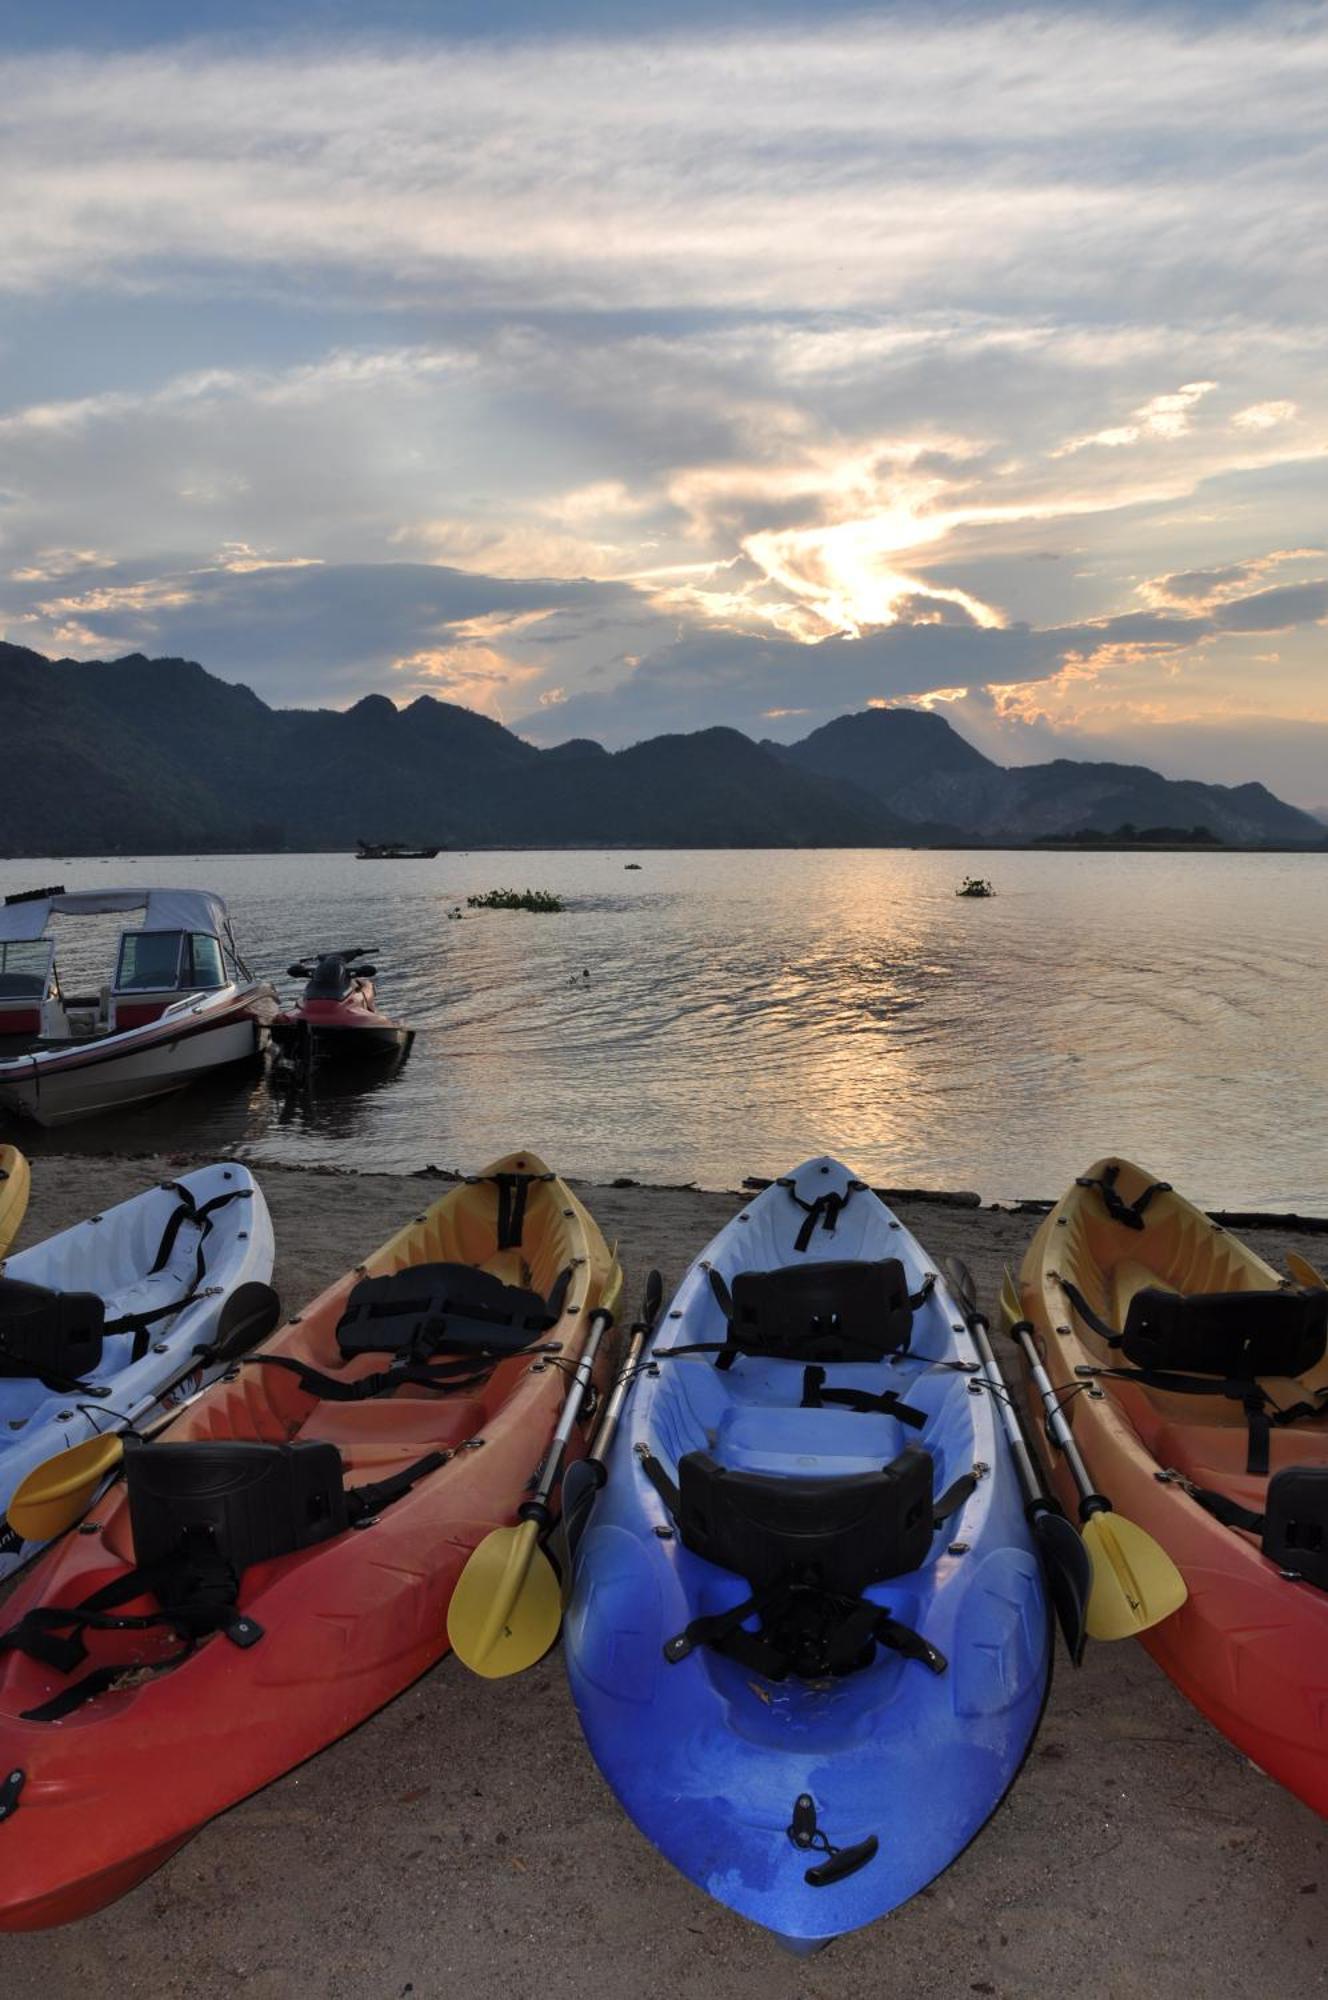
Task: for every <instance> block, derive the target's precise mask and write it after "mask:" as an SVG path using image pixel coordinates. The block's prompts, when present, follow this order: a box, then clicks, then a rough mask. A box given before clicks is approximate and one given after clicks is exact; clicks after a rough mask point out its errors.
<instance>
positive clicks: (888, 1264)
mask: <svg viewBox="0 0 1328 2000" xmlns="http://www.w3.org/2000/svg"><path fill="white" fill-rule="evenodd" d="M712 1282H713V1280H712ZM718 1289H719V1288H718V1287H716V1290H717V1291H718ZM721 1304H724V1305H725V1311H726V1317H727V1320H728V1338H727V1341H726V1343H725V1348H724V1350H722V1351H721V1354H720V1366H721V1367H723V1366H726V1365H728V1364H729V1363H731V1362H732V1360H733V1359H734V1357H735V1356H736V1355H739V1354H756V1355H766V1356H769V1357H771V1358H773V1359H777V1360H783V1361H801V1362H817V1361H820V1362H831V1361H879V1360H880V1359H881V1358H882V1356H883V1355H886V1354H899V1353H902V1352H903V1350H904V1349H905V1348H906V1347H907V1346H908V1343H909V1336H910V1334H911V1333H912V1330H913V1308H912V1306H911V1304H910V1303H909V1290H908V1278H907V1276H906V1274H905V1271H904V1267H903V1265H902V1264H901V1263H900V1262H899V1259H898V1258H897V1257H886V1258H883V1259H881V1260H880V1261H879V1262H876V1263H866V1262H862V1261H854V1262H843V1263H839V1262H834V1263H832V1262H813V1263H803V1264H790V1265H785V1266H783V1267H782V1268H781V1269H779V1270H774V1271H739V1272H737V1273H736V1274H735V1276H734V1279H733V1290H732V1297H731V1302H725V1301H724V1299H723V1297H722V1295H721Z"/></svg>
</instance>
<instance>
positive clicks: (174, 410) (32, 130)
mask: <svg viewBox="0 0 1328 2000" xmlns="http://www.w3.org/2000/svg"><path fill="white" fill-rule="evenodd" d="M114 15H115V10H113V9H110V10H106V9H100V10H94V9H92V8H91V6H90V5H89V8H88V12H87V35H86V36H85V37H84V38H82V40H80V38H79V37H78V36H77V35H73V36H69V35H63V36H62V35H61V34H59V33H57V32H56V31H55V30H54V29H53V28H49V29H47V28H43V19H44V17H43V14H42V10H32V13H31V19H30V20H28V21H27V23H26V26H25V30H24V32H25V33H26V34H28V36H29V38H30V39H31V38H35V39H38V40H41V39H42V38H43V36H44V37H45V45H44V46H43V47H41V48H39V49H34V50H32V52H30V53H27V54H23V53H13V54H11V55H10V56H9V58H8V59H7V60H6V61H5V62H3V63H0V89H3V91H4V101H5V104H6V125H5V132H4V135H3V136H0V172H3V174H4V177H5V184H6V188H7V199H6V201H5V203H4V204H3V205H0V289H3V290H4V292H5V294H6V299H7V309H6V324H5V334H4V345H3V348H2V349H0V630H2V631H3V632H4V634H5V636H7V637H9V638H11V639H14V640H17V641H20V642H21V643H23V644H25V645H30V646H34V647H37V648H39V649H41V650H48V651H53V652H74V653H77V654H80V655H82V656H87V657H92V656H101V655H113V654H115V653H117V652H124V651H129V650H132V649H142V650H146V651H159V652H163V653H171V654H185V655H189V656H193V657H197V658H200V659H201V660H202V661H203V663H204V664H205V665H206V666H208V667H209V668H210V669H212V670H213V671H216V672H219V673H221V674H224V675H226V676H227V677H230V678H234V679H240V680H245V681H246V682H249V683H250V684H252V685H253V686H254V687H255V688H256V689H257V690H258V691H259V692H260V693H262V694H263V695H264V697H265V698H268V699H272V700H277V701H283V702H298V703H307V704H318V703H334V704H344V703H346V702H349V701H351V700H353V699H355V698H356V697H357V696H359V695H361V694H363V693H365V692H366V691H368V690H370V689H377V690H379V691H383V692H387V693H389V694H391V695H392V696H393V697H394V698H395V699H399V700H400V699H408V698H410V697H411V696H412V694H414V693H418V692H420V691H422V690H427V691H429V692H432V693H435V694H438V695H441V696H444V697H446V698H448V699H453V700H461V701H465V702H467V703H469V704H471V705H474V706H478V707H482V708H483V709H484V710H485V711H486V712H487V713H490V714H493V715H500V716H502V717H503V719H505V720H507V721H509V722H511V721H520V722H521V723H522V725H523V726H524V727H526V728H527V729H528V730H529V732H530V733H531V734H532V735H533V736H537V737H538V738H539V740H541V741H554V740H557V738H558V737H560V736H563V735H567V734H570V733H572V732H573V731H574V730H575V731H578V732H582V731H585V732H590V733H593V734H597V735H602V736H603V737H604V738H605V739H606V740H609V741H612V742H622V741H627V740H631V739H632V738H633V737H637V736H641V735H644V734H647V733H649V732H650V731H652V730H654V729H661V728H679V727H692V726H698V725H700V724H703V723H707V722H712V721H730V722H736V723H739V724H740V725H741V726H744V727H751V728H754V729H756V730H757V731H758V733H759V732H761V731H764V732H766V733H770V732H775V733H785V734H788V733H799V732H801V731H802V730H803V729H804V728H805V727H806V726H808V724H809V720H810V721H811V722H813V723H814V722H815V721H816V720H821V719H824V718H825V716H826V715H828V714H831V713H834V712H835V711H836V709H840V708H843V707H847V706H853V705H857V704H860V703H862V702H866V701H871V700H897V699H908V700H914V701H920V702H923V703H935V704H943V705H945V707H946V712H947V714H950V715H951V716H952V718H953V719H955V720H956V721H957V722H959V723H960V726H967V725H968V723H969V722H970V721H971V724H972V726H973V728H974V729H975V730H981V731H986V732H987V737H988V738H989V739H990V740H993V741H994V740H996V737H997V736H998V735H999V734H1000V732H1002V731H1005V732H1008V734H1009V736H1010V741H1011V743H1012V744H1014V745H1018V744H1021V743H1022V744H1024V745H1028V744H1030V743H1032V742H1033V741H1034V740H1035V739H1036V741H1037V742H1039V743H1041V744H1042V746H1043V750H1044V752H1045V750H1046V746H1047V744H1048V743H1050V742H1052V741H1061V742H1064V741H1066V740H1075V738H1076V732H1077V734H1078V735H1079V736H1082V737H1084V738H1085V739H1087V738H1089V737H1093V738H1094V740H1096V738H1098V737H1105V735H1106V734H1107V733H1108V732H1110V733H1111V740H1112V742H1113V743H1126V744H1133V746H1134V754H1136V755H1137V756H1138V757H1140V758H1143V759H1147V757H1148V755H1149V752H1148V749H1147V745H1148V740H1149V731H1150V730H1156V731H1158V732H1165V731H1169V730H1171V729H1173V727H1176V726H1178V724H1177V717H1178V716H1179V715H1180V713H1181V709H1180V707H1179V706H1178V704H1179V703H1181V702H1182V699H1183V702H1184V704H1186V706H1185V709H1184V713H1185V714H1187V715H1189V716H1191V717H1193V718H1200V717H1203V716H1207V717H1208V719H1209V724H1210V725H1211V729H1213V730H1220V729H1222V728H1224V727H1226V728H1230V729H1232V730H1233V731H1234V730H1235V729H1236V728H1237V727H1238V726H1239V727H1244V726H1245V718H1247V717H1248V716H1249V714H1250V713H1251V712H1252V708H1251V703H1252V702H1253V701H1254V700H1255V696H1254V694H1252V693H1251V690H1255V689H1257V691H1258V692H1257V700H1258V701H1259V702H1262V703H1263V704H1265V712H1267V713H1268V714H1276V715H1284V714H1285V715H1290V714H1294V713H1295V712H1296V711H1297V708H1299V709H1300V710H1301V711H1302V712H1305V713H1309V712H1311V711H1312V709H1313V705H1314V702H1315V701H1316V700H1317V699H1318V695H1317V690H1318V689H1319V687H1321V685H1322V681H1323V644H1324V635H1323V630H1322V620H1323V618H1324V617H1325V615H1328V613H1326V612H1325V608H1324V596H1323V591H1324V583H1323V578H1324V574H1325V567H1326V565H1325V559H1324V557H1323V555H1322V552H1321V551H1319V550H1317V549H1316V548H1315V547H1313V546H1311V544H1312V543H1313V542H1314V541H1315V538H1316V536H1318V535H1320V534H1321V532H1322V528H1321V524H1322V522H1323V521H1324V520H1325V519H1328V392H1326V391H1325V388H1324V383H1323V373H1322V357H1321V320H1322V300H1323V297H1324V295H1325V291H1326V290H1328V269H1326V268H1325V266H1326V264H1328V227H1326V226H1325V223H1326V221H1328V218H1326V217H1325V188H1328V154H1326V153H1325V140H1324V129H1323V115H1322V114H1323V104H1324V102H1325V101H1326V100H1328V17H1325V16H1324V14H1323V13H1322V10H1320V9H1314V8H1310V9H1307V10H1300V9H1292V8H1289V7H1286V6H1282V5H1279V4H1277V0H1274V4H1272V5H1270V6H1268V7H1263V8H1260V9H1258V10H1249V11H1245V10H1222V11H1219V12H1215V13H1211V14H1210V15H1209V16H1207V17H1205V19H1204V20H1203V22H1202V24H1197V23H1196V22H1195V21H1194V20H1191V19H1190V18H1188V17H1187V16H1184V15H1182V14H1181V13H1180V12H1177V11H1175V10H1170V9H1168V10H1160V9H1155V10H1152V11H1147V10H1142V11H1141V10H1136V11H1134V12H1132V13H1131V14H1130V15H1129V16H1128V18H1127V17H1125V16H1123V15H1122V16H1119V17H1117V16H1115V15H1113V14H1111V13H1106V14H1104V13H1102V12H1101V11H1100V10H1089V9H1070V8H1068V7H1046V6H1044V7H1040V8H1035V9H1034V10H1033V11H1031V12H1030V11H1028V10H1019V11H1015V10H1005V9H1002V8H1001V7H999V6H994V7H990V8H987V7H983V8H980V9H971V10H968V12H967V13H966V14H965V15H964V17H963V23H962V31H960V29H959V28H958V27H957V26H956V22H955V20H954V19H953V18H951V17H949V16H943V15H939V14H928V13H927V11H926V10H920V9H913V10H905V9H892V10H876V11H875V12H870V11H865V10H859V9H854V10H852V11H844V12H839V11H836V10H835V9H834V8H833V7H832V8H831V9H830V10H828V11H827V10H825V9H820V10H817V11H816V12H815V13H813V12H812V10H810V9H809V8H804V7H799V6H797V5H794V4H791V0H772V5H771V6H770V7H769V8H768V9H766V10H765V12H764V13H763V15H762V19H761V23H760V26H759V29H758V28H757V27H755V26H753V25H752V23H751V22H750V21H745V20H739V19H737V18H736V17H733V18H730V16H729V15H728V13H727V12H726V11H725V9H724V8H723V7H719V8H708V9H704V10H695V9H694V10H693V12H692V13H690V14H687V15H686V16H685V18H684V16H682V15H677V14H671V13H669V12H668V11H667V10H666V11H665V12H664V13H663V14H660V15H659V16H658V17H657V18H655V19H654V20H653V22H652V25H651V27H650V28H649V30H645V29H642V28H640V27H638V26H637V25H636V24H635V22H634V21H633V19H632V18H631V16H630V10H629V11H628V14H627V15H626V16H622V17H613V19H612V21H611V22H610V18H609V16H608V15H607V13H605V12H598V13H596V14H594V15H593V17H592V15H591V14H590V13H588V12H587V13H583V14H582V15H580V16H575V17H574V16H571V15H569V16H568V17H567V18H566V19H564V18H563V15H562V13H561V12H560V13H559V15H558V17H557V18H556V19H555V18H553V17H548V16H546V15H545V14H544V13H543V12H542V11H541V12H540V13H539V16H538V18H536V15H535V12H534V10H533V9H532V8H530V7H527V8H526V9H525V11H524V12H521V13H513V12H512V11H511V9H510V8H505V7H504V6H503V4H502V0H497V4H496V5H495V7H494V9H493V10H492V12H491V15H490V14H486V15H485V16H484V18H483V19H482V20H481V19H480V18H479V16H478V14H477V16H476V19H475V22H474V24H473V25H472V27H471V29H469V30H468V32H466V33H465V34H464V35H462V34H456V35H452V36H449V35H447V34H446V33H443V32H441V31H435V32H430V31H429V30H428V27H427V25H426V26H425V27H421V26H420V25H419V22H418V20H416V22H415V23H414V25H413V26H412V29H411V32H410V34H409V36H406V35H403V34H402V33H400V32H397V33H389V32H387V30H386V29H385V28H380V27H378V26H375V25H374V24H373V23H371V22H370V21H369V19H368V17H367V16H366V17H365V20H364V22H363V23H362V24H361V25H360V26H359V27H358V28H357V31H356V33H355V35H354V37H353V38H352V37H350V36H348V35H347V34H345V33H344V32H341V31H339V30H337V29H335V28H334V27H332V26H327V25H325V26H321V27H320V26H319V25H318V18H317V17H316V16H310V17H309V19H308V20H307V21H305V22H304V26H303V28H302V30H301V32H300V33H298V34H296V33H295V32H294V31H291V32H290V33H288V34H285V35H281V34H274V33H273V32H272V31H271V29H270V28H266V29H263V30H261V31H259V30H255V29H253V28H246V27H244V26H243V25H240V24H233V23H232V22H231V21H230V19H229V18H227V20H226V21H225V22H224V23H223V22H222V16H221V13H220V10H219V9H217V8H214V7H212V6H211V5H210V4H208V5H203V6H201V7H200V9H197V10H193V11H191V12H190V14H189V17H188V24H187V25H188V26H189V37H188V39H182V38H181V37H180V34H179V32H178V31H177V30H176V29H175V28H174V27H168V28H167V29H165V30H164V31H162V32H159V33H157V34H155V35H154V34H150V33H144V34H143V35H141V36H139V37H138V38H137V39H136V41H135V42H134V44H133V45H132V46H131V45H130V44H129V42H128V39H127V38H126V37H122V36H120V35H118V33H117V31H116V26H115V21H114V18H113V17H114ZM181 18H183V17H181ZM246 18H247V17H246ZM301 18H302V19H303V17H301ZM421 18H422V17H421ZM578 21H579V25H577V24H576V23H577V22H578ZM209 24H211V25H213V26H216V25H222V26H224V29H225V32H224V33H221V34H218V35H216V36H215V37H214V38H211V39H209V38H208V36H207V35H206V33H205V32H204V30H205V29H206V28H207V27H208V26H209ZM11 46H14V47H15V48H16V47H17V43H16V40H15V38H11ZM938 135H940V140H941V142H938ZM1270 633H1276V634H1277V635H1278V637H1277V641H1276V645H1275V647H1270V646H1269V644H1268V636H1267V635H1268V634H1270ZM1256 645H1257V646H1258V648H1259V651H1258V653H1257V654H1256V653H1255V652H1254V650H1253V648H1254V647H1255V646H1256ZM1270 654H1273V655H1275V657H1269V655H1270ZM1021 732H1022V733H1021ZM1057 732H1060V735H1059V736H1058V735H1057ZM984 740H986V739H984ZM1159 740H1161V738H1160V737H1159ZM1167 740H1168V742H1169V743H1172V744H1173V750H1172V754H1175V751H1174V741H1173V739H1172V738H1171V737H1168V738H1167ZM1275 740H1276V741H1283V742H1284V741H1286V740H1289V739H1282V738H1277V739H1274V738H1273V737H1271V736H1270V737H1269V738H1267V740H1266V751H1267V755H1268V756H1270V757H1271V756H1273V755H1274V754H1275V753H1274V749H1273V747H1272V746H1273V744H1274V741H1275ZM1012 754H1013V753H1012ZM1287 754H1288V757H1290V752H1289V751H1288V753H1287ZM1292 768H1294V769H1295V770H1296V771H1297V772H1298V773H1299V772H1302V771H1303V770H1304V768H1305V766H1304V762H1303V760H1302V759H1300V758H1299V756H1298V755H1297V756H1296V757H1295V758H1294V759H1292V760H1291V761H1290V762H1289V763H1288V769H1289V770H1290V769H1292ZM1298 782H1299V780H1298Z"/></svg>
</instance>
